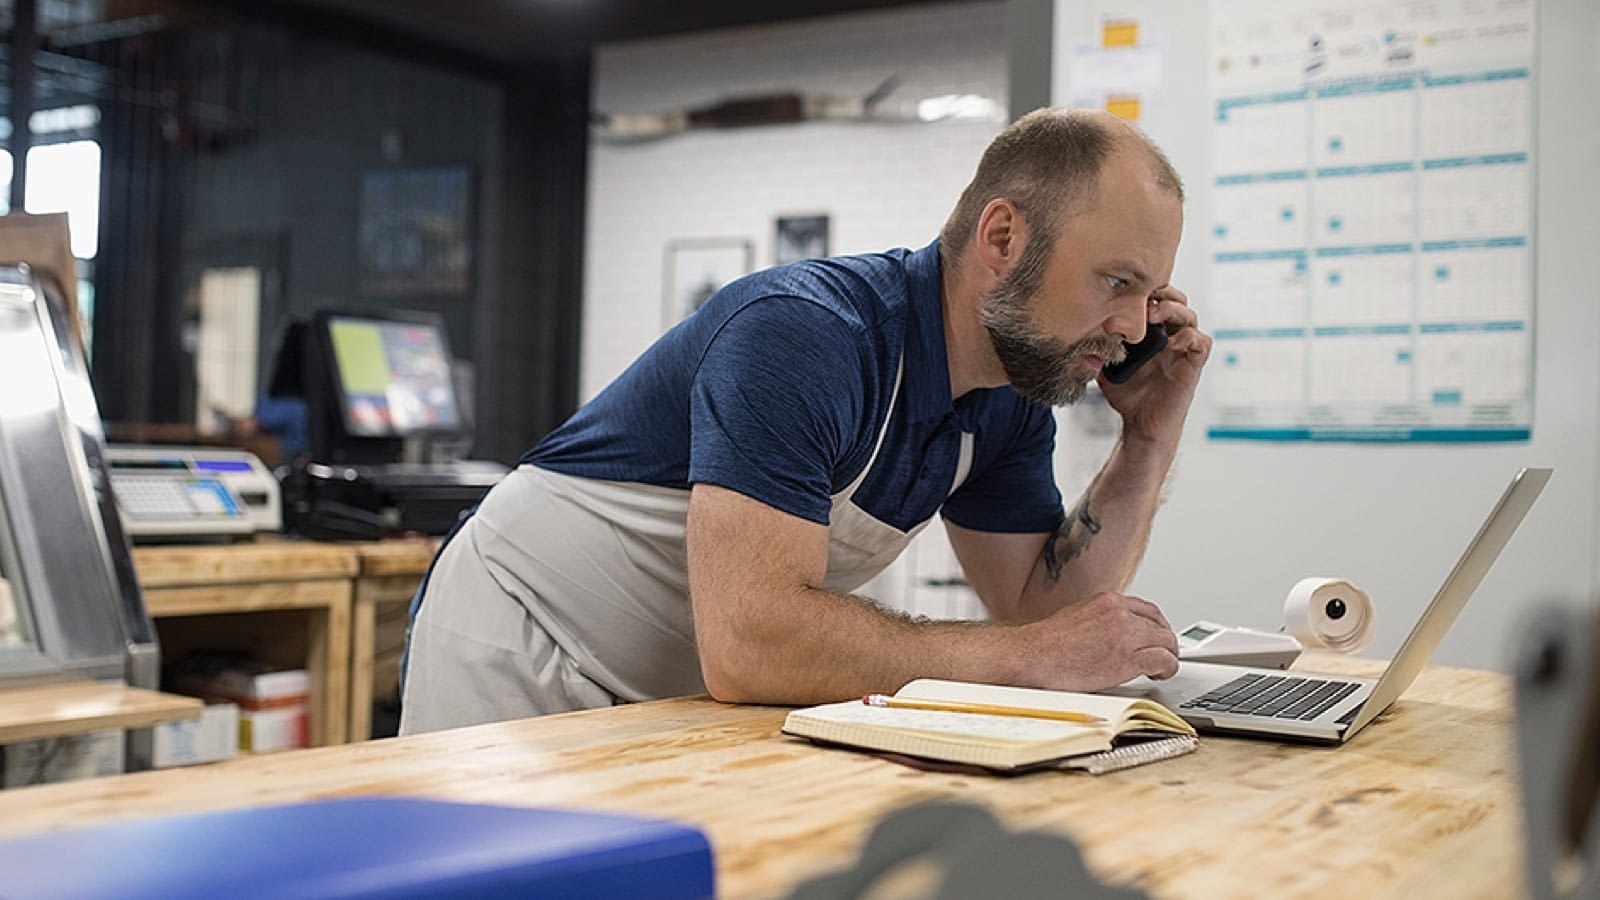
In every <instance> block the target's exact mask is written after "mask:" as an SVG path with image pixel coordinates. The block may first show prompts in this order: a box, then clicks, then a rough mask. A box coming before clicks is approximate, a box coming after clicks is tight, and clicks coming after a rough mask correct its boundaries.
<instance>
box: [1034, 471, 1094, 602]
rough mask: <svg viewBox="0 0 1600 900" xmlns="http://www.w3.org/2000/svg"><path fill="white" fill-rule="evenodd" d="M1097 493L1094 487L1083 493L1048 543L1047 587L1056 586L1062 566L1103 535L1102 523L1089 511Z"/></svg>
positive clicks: (1045, 555)
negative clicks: (1101, 531) (1092, 499)
mask: <svg viewBox="0 0 1600 900" xmlns="http://www.w3.org/2000/svg"><path fill="white" fill-rule="evenodd" d="M1093 494H1094V485H1092V484H1091V485H1089V489H1088V490H1086V491H1084V492H1083V499H1082V500H1079V501H1078V505H1077V506H1076V507H1074V508H1073V510H1072V512H1070V513H1067V517H1066V518H1065V519H1063V520H1062V521H1061V524H1060V525H1058V526H1056V530H1055V533H1054V534H1052V535H1050V539H1049V540H1047V541H1045V542H1044V575H1045V584H1046V585H1053V584H1055V583H1056V582H1058V581H1060V580H1061V567H1062V566H1064V565H1066V564H1067V563H1069V562H1072V560H1074V559H1076V558H1077V557H1079V556H1082V555H1083V551H1085V550H1087V549H1088V548H1089V541H1090V540H1092V539H1093V538H1094V536H1095V535H1097V534H1099V533H1100V520H1099V519H1096V518H1095V517H1094V515H1093V514H1091V513H1090V512H1089V498H1090V497H1091V496H1093Z"/></svg>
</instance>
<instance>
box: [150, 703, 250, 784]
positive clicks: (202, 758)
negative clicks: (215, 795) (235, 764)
mask: <svg viewBox="0 0 1600 900" xmlns="http://www.w3.org/2000/svg"><path fill="white" fill-rule="evenodd" d="M153 732H154V739H153V741H152V744H153V748H152V751H153V756H152V761H153V764H154V766H155V767H156V768H158V769H166V768H171V767H172V766H192V765H198V764H200V763H208V762H217V761H219V760H224V759H232V758H234V757H235V756H238V755H239V706H238V704H236V703H213V704H211V705H209V706H207V707H206V708H205V711H204V712H202V713H201V714H200V718H198V719H190V720H188V721H185V722H167V723H165V724H162V725H157V726H156V727H155V728H154V729H153Z"/></svg>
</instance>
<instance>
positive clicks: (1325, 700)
mask: <svg viewBox="0 0 1600 900" xmlns="http://www.w3.org/2000/svg"><path fill="white" fill-rule="evenodd" d="M1358 687H1360V685H1359V684H1357V683H1355V682H1353V681H1330V680H1328V679H1323V678H1296V677H1290V676H1287V675H1253V674H1252V675H1241V676H1239V677H1238V678H1235V679H1234V680H1232V681H1230V682H1228V683H1227V684H1225V685H1223V686H1222V687H1219V688H1216V689H1215V690H1212V691H1208V692H1206V693H1204V694H1201V695H1200V696H1198V697H1196V698H1194V699H1193V700H1188V701H1185V702H1184V703H1183V705H1182V706H1180V707H1179V709H1193V710H1197V711H1203V712H1219V713H1232V714H1234V715H1238V716H1261V717H1263V718H1268V719H1299V720H1301V721H1303V722H1309V721H1311V720H1312V719H1315V718H1316V717H1317V716H1320V715H1322V714H1323V713H1325V712H1327V711H1328V709H1329V708H1330V707H1332V706H1333V705H1334V704H1335V703H1338V702H1339V701H1340V700H1343V699H1344V698H1346V697H1348V696H1350V695H1351V694H1352V693H1354V692H1355V689H1356V688H1358ZM1356 708H1357V709H1359V708H1360V707H1356ZM1350 712H1351V714H1352V715H1353V714H1354V713H1355V710H1351V711H1350ZM1345 718H1349V716H1346V717H1345ZM1345 718H1342V719H1340V721H1341V722H1343V721H1345ZM1347 724H1348V723H1347Z"/></svg>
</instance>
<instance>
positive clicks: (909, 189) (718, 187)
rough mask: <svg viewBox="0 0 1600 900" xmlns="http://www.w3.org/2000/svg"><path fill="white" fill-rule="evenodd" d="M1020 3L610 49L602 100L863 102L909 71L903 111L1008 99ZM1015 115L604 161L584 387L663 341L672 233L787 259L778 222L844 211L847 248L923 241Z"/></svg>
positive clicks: (592, 193) (697, 144)
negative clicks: (806, 97)
mask: <svg viewBox="0 0 1600 900" xmlns="http://www.w3.org/2000/svg"><path fill="white" fill-rule="evenodd" d="M1003 12H1004V6H1003V5H1002V4H999V3H993V2H990V3H960V4H951V3H941V4H934V5H930V6H926V7H913V8H904V9H897V10H892V11H887V12H874V13H864V14H854V15H847V16H831V17H825V18H820V19H809V20H803V21H799V22H794V23H784V24H778V25H769V26H756V27H747V28H735V29H724V30H720V31H712V32H702V33H698V34H691V35H684V36H678V37H669V38H661V39H653V40H645V41H633V42H626V43H619V44H611V45H607V46H605V47H602V48H601V49H600V51H599V52H598V53H597V54H596V61H595V74H594V99H593V101H592V103H593V107H594V109H595V110H596V111H599V112H605V113H647V112H660V111H670V110H680V109H685V108H692V107H699V106H707V105H711V104H713V103H716V102H718V101H721V100H725V99H728V98H729V97H732V96H747V95H751V94H760V93H764V92H776V91H784V90H800V91H803V92H806V93H828V94H838V95H846V96H856V97H860V96H864V95H865V94H867V93H868V92H869V91H871V90H872V89H873V88H875V87H876V86H877V85H878V84H879V83H880V82H882V81H883V80H884V79H885V78H887V77H889V76H890V75H894V74H898V75H899V76H900V79H901V80H900V85H899V87H898V88H897V89H896V90H895V91H894V92H893V93H892V94H891V95H890V96H889V98H888V101H886V102H887V103H889V104H890V105H895V104H906V103H911V102H914V101H915V100H917V99H921V98H924V97H929V96H937V95H942V94H949V93H969V92H970V93H977V94H982V95H985V96H988V97H991V98H994V99H995V100H996V101H997V102H998V103H999V104H1000V105H1001V108H1002V109H1003V108H1004V104H1005V88H1006V83H1005V78H1006V75H1005V34H1004V19H1003ZM1003 126H1004V123H1003V122H1000V121H978V122H970V121H969V122H951V121H946V122H935V123H926V124H873V125H865V124H859V123H816V122H812V123H802V124H795V125H776V126H765V127H755V128H743V129H736V130H722V131H696V132H690V133H687V134H683V135H680V136H677V137H672V138H668V139H665V140H661V141H657V142H653V143H644V144H634V145H617V144H606V143H603V142H600V141H595V142H594V143H593V145H592V150H591V151H590V157H589V164H590V170H589V208H588V236H587V241H586V246H587V248H588V249H587V251H586V254H587V255H586V258H585V260H584V323H583V352H582V362H581V370H580V388H579V389H580V392H581V394H582V397H583V399H587V398H589V397H591V396H593V395H594V394H595V393H596V392H597V391H599V390H600V389H601V388H602V387H604V386H605V385H606V383H607V382H609V381H610V380H611V379H612V378H613V377H615V376H616V375H617V374H618V373H619V372H621V371H622V369H623V368H624V367H625V366H626V365H627V364H628V363H629V362H631V361H632V360H633V358H634V357H635V356H637V355H638V354H639V353H640V351H642V350H644V348H645V347H647V346H649V344H650V342H651V341H652V340H654V339H655V338H656V337H657V336H658V335H659V334H660V333H661V330H662V329H661V306H662V281H663V278H664V268H665V263H664V253H665V248H666V244H667V242H668V241H673V240H679V239H685V238H725V237H739V238H746V239H749V240H751V241H753V242H754V245H755V258H754V267H755V268H757V269H760V268H764V267H766V266H770V265H771V264H772V262H773V256H772V244H773V228H774V225H773V220H774V217H776V216H779V215H787V214H805V213H826V214H828V215H829V216H830V217H831V230H832V243H831V246H830V252H832V253H835V254H838V253H860V252H873V251H878V250H885V249H888V248H891V247H903V246H909V247H920V246H922V245H923V244H925V243H927V242H928V241H929V240H932V239H933V237H934V236H935V235H936V234H937V233H938V230H939V227H940V226H941V225H943V224H944V219H945V217H946V216H947V215H948V214H949V210H950V208H951V207H952V206H953V205H954V204H955V201H956V197H957V196H958V195H959V194H960V191H961V189H962V188H963V187H965V185H966V183H967V180H968V179H969V178H970V177H971V175H972V172H973V170H974V169H975V168H976V166H977V161H978V157H979V156H980V155H981V154H982V152H983V148H984V147H985V146H987V145H988V143H989V140H990V139H991V138H993V137H994V135H995V134H996V133H998V132H999V130H1000V129H1001V128H1002V127H1003Z"/></svg>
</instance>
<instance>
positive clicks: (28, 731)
mask: <svg viewBox="0 0 1600 900" xmlns="http://www.w3.org/2000/svg"><path fill="white" fill-rule="evenodd" d="M204 709H205V704H203V703H201V702H200V701H199V700H196V699H195V698H193V697H180V696H178V695H177V694H163V693H160V692H158V691H147V690H145V689H143V688H136V687H128V686H127V685H122V684H110V683H107V682H103V681H64V682H52V683H45V684H34V685H28V686H24V687H10V688H5V689H3V690H0V744H9V743H12V742H15V741H34V740H40V739H43V738H57V737H67V736H68V735H74V734H88V733H89V732H91V731H102V730H106V729H111V728H148V727H149V726H151V725H158V724H160V723H162V722H174V721H177V720H179V719H195V718H199V716H200V713H201V712H202V711H203V710H204Z"/></svg>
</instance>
